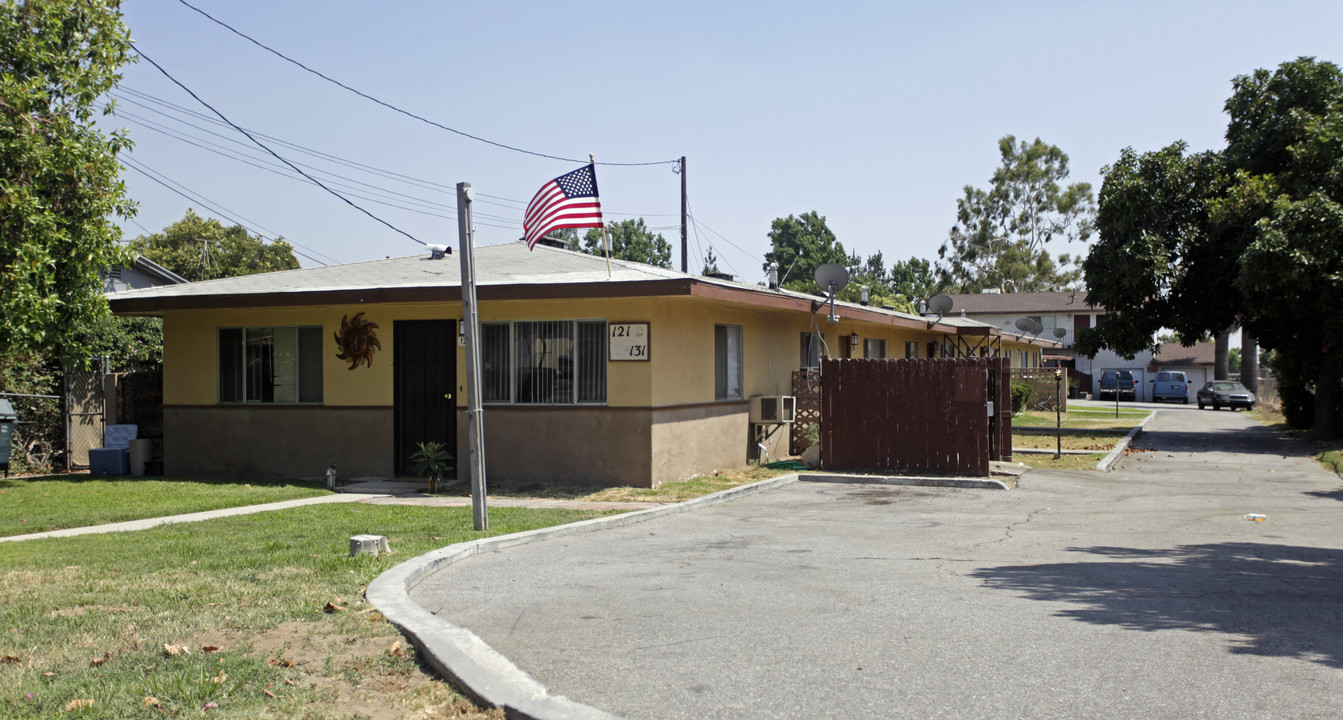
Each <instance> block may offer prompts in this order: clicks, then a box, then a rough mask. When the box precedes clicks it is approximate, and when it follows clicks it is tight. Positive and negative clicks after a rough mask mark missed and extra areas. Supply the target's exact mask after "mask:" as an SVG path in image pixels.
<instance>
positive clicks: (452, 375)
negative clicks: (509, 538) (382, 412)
mask: <svg viewBox="0 0 1343 720" xmlns="http://www.w3.org/2000/svg"><path fill="white" fill-rule="evenodd" d="M393 337H394V345H393V347H394V348H395V349H394V351H393V352H394V354H395V356H396V360H395V361H394V368H395V371H394V376H395V380H394V382H395V384H396V399H395V403H396V406H395V408H394V414H395V416H396V430H395V432H396V473H397V474H398V475H409V474H411V467H412V466H413V465H414V463H412V462H411V460H410V456H411V455H412V454H414V453H415V451H416V450H417V449H418V444H419V443H422V442H430V441H433V442H441V443H445V444H447V446H448V451H449V452H451V453H452V454H453V455H454V456H455V455H456V454H457V400H456V397H457V392H456V391H457V387H456V386H457V322H456V321H455V320H398V321H396V322H395V323H393ZM453 464H454V466H455V465H456V463H455V462H454V463H453ZM454 469H455V468H454Z"/></svg>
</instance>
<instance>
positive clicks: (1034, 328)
mask: <svg viewBox="0 0 1343 720" xmlns="http://www.w3.org/2000/svg"><path fill="white" fill-rule="evenodd" d="M1044 330H1045V326H1044V325H1043V324H1041V323H1040V321H1039V320H1032V321H1031V334H1032V335H1039V334H1040V333H1042V332H1044Z"/></svg>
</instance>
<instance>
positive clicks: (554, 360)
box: [480, 320, 606, 405]
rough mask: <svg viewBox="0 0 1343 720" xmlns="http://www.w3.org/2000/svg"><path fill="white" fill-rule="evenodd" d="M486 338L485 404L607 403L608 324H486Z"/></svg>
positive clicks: (483, 338) (483, 361) (483, 335)
mask: <svg viewBox="0 0 1343 720" xmlns="http://www.w3.org/2000/svg"><path fill="white" fill-rule="evenodd" d="M480 334H481V365H482V373H481V374H482V378H481V394H482V396H483V401H484V402H488V403H512V404H520V405H599V404H603V403H605V402H606V322H605V321H603V320H544V321H537V322H514V323H482V324H481V327H480Z"/></svg>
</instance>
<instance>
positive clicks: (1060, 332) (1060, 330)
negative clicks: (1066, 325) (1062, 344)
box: [1054, 328, 1068, 340]
mask: <svg viewBox="0 0 1343 720" xmlns="http://www.w3.org/2000/svg"><path fill="white" fill-rule="evenodd" d="M1067 334H1068V331H1067V330H1064V329H1063V328H1054V337H1056V338H1058V339H1060V340H1062V339H1063V336H1064V335H1067Z"/></svg>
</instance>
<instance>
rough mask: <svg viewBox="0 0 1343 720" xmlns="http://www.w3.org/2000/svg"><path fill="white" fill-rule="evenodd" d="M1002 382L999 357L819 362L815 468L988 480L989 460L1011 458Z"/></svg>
mask: <svg viewBox="0 0 1343 720" xmlns="http://www.w3.org/2000/svg"><path fill="white" fill-rule="evenodd" d="M1007 376H1008V367H1007V362H1006V361H1005V360H1000V359H982V358H965V359H959V360H950V359H948V360H922V359H920V360H897V361H894V362H892V361H889V360H830V359H824V360H822V361H821V466H822V467H824V468H825V469H827V470H852V471H862V472H889V473H930V474H939V475H946V474H958V475H980V476H984V475H988V474H989V461H990V460H991V459H992V460H1007V459H1010V458H1011V438H1012V426H1011V417H1012V415H1011V403H1012V401H1011V395H1010V392H1011V387H1010V382H1007V381H1006V378H1007ZM990 399H994V400H995V403H994V415H995V417H993V418H990V416H989V407H988V401H989V400H990Z"/></svg>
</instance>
